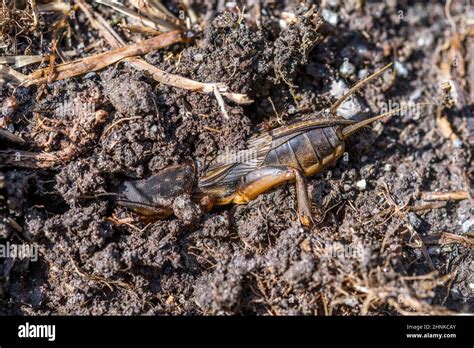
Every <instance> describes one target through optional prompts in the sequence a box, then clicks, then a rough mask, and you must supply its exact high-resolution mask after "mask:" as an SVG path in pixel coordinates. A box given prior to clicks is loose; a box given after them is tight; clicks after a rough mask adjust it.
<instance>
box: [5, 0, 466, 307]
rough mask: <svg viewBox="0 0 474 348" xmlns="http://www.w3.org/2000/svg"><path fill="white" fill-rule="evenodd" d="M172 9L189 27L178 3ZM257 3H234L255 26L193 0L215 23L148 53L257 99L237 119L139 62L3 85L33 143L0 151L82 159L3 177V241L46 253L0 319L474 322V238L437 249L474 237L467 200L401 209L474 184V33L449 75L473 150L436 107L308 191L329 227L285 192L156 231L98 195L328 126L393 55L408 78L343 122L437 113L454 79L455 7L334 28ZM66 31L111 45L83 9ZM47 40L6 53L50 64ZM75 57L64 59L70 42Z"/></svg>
mask: <svg viewBox="0 0 474 348" xmlns="http://www.w3.org/2000/svg"><path fill="white" fill-rule="evenodd" d="M125 3H126V2H125ZM165 3H166V4H167V6H168V8H169V9H170V10H171V11H173V12H175V14H176V15H178V14H179V11H180V9H179V6H178V5H177V2H176V3H174V2H173V3H171V2H165ZM257 3H258V2H254V1H248V2H247V3H245V2H244V3H242V2H240V1H239V2H238V5H239V8H240V9H242V8H243V6H244V5H245V14H244V16H243V18H242V17H239V13H240V12H239V11H238V10H237V8H236V7H232V6H230V7H229V8H228V9H225V6H223V3H221V2H218V4H215V3H211V2H204V4H203V3H202V2H196V3H195V4H193V2H191V5H192V6H193V9H194V11H195V12H196V14H197V16H198V17H199V18H200V21H202V22H203V23H204V21H205V25H204V24H203V30H200V29H199V28H198V27H197V26H195V27H194V28H193V32H194V34H193V35H194V40H193V42H192V43H189V44H178V45H174V46H172V47H170V48H168V49H163V50H159V51H156V52H153V53H152V54H149V55H147V56H145V59H146V60H147V61H148V62H149V63H151V64H153V65H156V66H158V67H160V68H162V69H165V70H167V71H169V72H172V73H174V74H178V75H181V76H185V77H188V78H191V79H194V80H197V81H201V82H222V83H224V84H226V85H227V86H228V87H229V90H230V91H232V92H235V93H246V94H248V96H249V97H250V98H251V99H253V100H254V102H253V103H252V104H250V105H238V104H235V103H233V102H231V101H229V100H225V103H226V105H225V107H226V111H227V113H228V115H229V117H228V118H226V117H224V115H223V113H222V110H221V108H220V106H219V104H218V102H217V100H216V98H215V96H214V95H213V94H209V95H208V94H201V93H195V92H190V91H187V90H183V89H178V88H174V87H170V86H166V85H164V84H160V83H157V82H156V81H154V80H153V79H151V78H150V77H149V76H147V75H146V74H144V73H143V72H139V71H137V70H135V69H134V68H133V67H132V66H130V65H128V63H120V64H116V65H114V66H110V67H109V68H107V69H104V70H102V71H100V72H98V73H91V74H87V75H85V76H82V77H80V78H74V79H68V80H64V81H56V82H52V83H50V84H48V85H47V86H45V87H39V88H35V87H30V88H24V87H18V88H13V87H12V86H10V85H8V84H4V85H0V102H1V105H4V107H3V108H2V110H3V111H2V112H3V114H2V115H3V116H5V117H3V122H5V123H8V126H9V127H10V128H9V129H10V130H13V131H14V132H15V134H17V135H19V136H21V137H22V138H23V139H25V140H26V143H25V144H24V145H21V144H16V143H13V142H9V141H8V140H6V139H3V138H0V147H1V149H15V150H16V149H19V150H28V151H33V152H43V151H44V152H48V153H49V152H50V153H58V152H60V151H65V150H67V149H70V148H73V149H74V151H73V154H72V155H71V156H70V158H69V159H68V160H67V161H63V162H61V163H60V164H57V165H54V166H53V167H51V168H40V169H32V168H22V167H21V165H18V166H15V165H8V166H3V169H2V172H3V176H4V178H3V179H2V180H0V188H1V187H2V185H1V183H2V182H3V186H4V187H3V189H2V191H1V193H0V199H1V201H0V202H1V203H2V204H1V209H0V239H1V241H2V243H3V244H5V243H7V242H9V243H11V244H22V243H28V244H32V245H33V244H34V245H37V246H38V247H39V257H38V260H37V261H36V262H33V261H31V260H29V259H28V258H2V259H0V303H1V304H0V314H2V315H5V314H41V315H43V314H92V315H101V314H125V315H132V314H141V315H143V314H233V313H237V314H259V315H285V314H316V315H324V314H326V315H330V314H333V315H334V314H336V315H341V314H345V315H358V314H369V315H390V314H406V313H408V312H415V313H428V314H443V313H456V312H471V313H473V312H474V297H473V291H474V290H473V287H474V275H473V270H474V266H473V265H474V264H473V253H472V244H468V243H449V244H447V243H445V242H442V241H441V240H436V238H433V237H435V236H436V235H437V234H439V233H444V232H447V233H452V234H454V235H459V236H462V237H463V238H465V239H466V240H472V230H473V228H474V216H473V207H472V203H471V201H470V200H469V199H465V200H461V201H449V202H448V203H447V204H446V205H445V206H444V207H441V208H432V209H427V210H421V211H416V212H413V211H412V212H410V211H409V210H408V209H406V207H408V206H409V207H413V206H418V205H420V204H427V203H428V202H425V201H422V200H421V199H420V192H421V191H435V190H437V191H457V190H466V189H467V190H469V186H470V179H471V178H472V174H473V166H472V161H471V156H472V153H471V151H472V145H471V144H470V143H469V139H470V137H472V134H471V133H470V131H471V132H472V130H470V129H469V127H468V118H469V117H472V116H471V115H472V114H471V112H472V103H473V101H474V94H473V90H474V67H473V65H472V55H474V38H473V37H472V36H470V37H469V36H466V37H465V39H464V41H463V47H464V48H463V49H462V50H461V51H460V52H462V53H461V58H462V57H464V56H462V54H465V57H464V60H463V61H462V64H464V67H465V71H464V75H463V74H462V71H461V72H460V71H459V69H452V71H451V72H452V75H451V76H450V78H451V79H452V80H454V81H456V82H457V83H458V84H459V86H460V88H461V89H462V90H465V91H466V93H465V94H466V98H467V100H466V103H465V105H463V106H462V107H459V105H457V106H455V107H453V108H450V109H446V110H445V111H444V112H445V113H446V115H447V117H448V120H449V122H450V123H451V124H452V127H453V130H454V132H455V133H456V134H457V135H458V136H459V138H460V140H461V142H460V143H459V142H453V141H452V140H450V139H446V138H445V137H444V136H443V135H442V133H441V132H440V131H439V130H438V128H437V123H436V113H435V110H434V108H433V107H424V108H422V109H420V112H419V113H406V114H403V115H401V116H397V117H393V118H391V119H390V120H389V121H387V122H385V123H379V124H377V125H375V126H374V127H373V130H372V131H368V132H365V133H360V134H358V135H356V136H355V137H354V139H353V141H351V143H350V144H349V146H348V149H347V151H348V154H347V156H345V158H344V159H341V160H340V161H339V162H338V163H337V164H336V165H335V166H334V167H332V168H330V170H327V171H325V172H323V173H321V174H319V175H317V176H315V177H313V178H310V179H309V180H308V182H309V186H310V193H311V197H312V201H313V203H314V206H313V213H314V217H315V219H316V220H317V223H316V225H315V226H314V227H313V228H312V229H307V228H303V227H302V226H301V225H300V223H299V222H298V219H297V215H296V210H295V207H296V203H295V190H294V187H293V186H291V185H288V186H284V187H281V188H277V189H274V190H272V191H270V192H268V193H266V194H263V195H260V196H259V197H258V198H257V199H256V200H254V201H252V202H250V203H249V204H248V205H240V206H237V205H230V206H225V207H219V208H215V209H213V210H212V211H211V212H209V213H207V214H202V213H200V211H199V210H198V209H197V207H196V206H195V204H194V203H192V202H191V201H190V200H189V198H186V197H180V200H179V201H177V202H175V207H174V209H175V211H177V212H178V214H177V215H178V217H172V218H169V219H166V220H161V221H156V222H152V223H149V222H147V221H143V220H142V219H141V218H140V217H138V216H137V215H135V214H133V213H131V212H130V211H128V210H126V209H124V208H122V207H120V206H116V205H115V204H114V203H113V201H109V200H107V199H89V198H86V197H85V196H91V195H94V194H97V193H104V192H112V191H114V190H116V188H117V187H118V185H119V184H120V183H121V182H122V181H123V180H126V179H137V178H147V177H149V176H150V175H152V174H153V173H156V172H157V171H159V170H160V169H163V168H165V167H167V166H170V165H173V164H179V163H186V162H189V161H193V160H198V161H199V163H200V164H201V165H202V166H205V165H206V163H208V161H209V160H210V159H212V158H213V157H214V156H215V155H216V153H217V152H222V151H225V150H226V149H229V148H230V149H237V148H243V147H244V145H245V140H246V139H248V137H249V136H250V135H251V134H252V133H253V132H255V131H257V130H259V129H262V128H268V127H273V126H276V125H279V124H285V123H288V122H290V121H291V120H293V119H295V118H296V117H300V116H302V115H303V116H305V117H311V116H313V117H315V115H316V114H317V112H318V111H319V110H322V109H324V108H327V107H328V106H330V105H331V103H332V102H334V101H335V100H336V97H337V95H338V94H340V93H341V86H342V87H343V88H347V86H351V85H353V84H354V83H355V82H357V81H358V80H359V79H360V78H363V77H365V76H367V75H368V74H370V73H371V72H374V71H376V70H377V69H380V68H382V67H383V66H385V65H386V64H387V63H389V62H391V61H393V60H396V61H397V63H396V67H395V71H396V73H395V74H393V73H386V74H384V75H383V76H382V77H380V78H378V79H376V80H375V81H374V82H373V83H371V84H370V85H368V86H367V87H364V88H363V89H362V90H361V91H360V92H359V93H358V95H357V96H354V97H353V98H352V99H351V104H347V103H346V104H344V105H345V109H344V105H343V107H342V108H341V110H340V111H339V113H340V114H341V115H343V116H345V117H352V118H356V119H357V118H364V117H367V115H369V114H371V115H376V114H378V113H380V112H381V109H382V108H383V106H384V105H386V104H387V103H400V102H407V101H415V102H433V101H438V100H439V99H440V97H439V85H440V83H441V82H443V81H444V80H446V76H445V75H443V74H442V73H443V69H442V68H441V66H442V62H443V61H444V60H446V59H448V58H447V57H448V56H449V54H450V53H449V48H448V49H446V48H444V49H443V48H442V47H443V45H444V44H445V43H446V42H448V43H449V42H450V40H451V39H452V35H453V34H452V26H451V25H450V24H449V21H448V20H447V18H446V15H445V6H444V3H438V2H437V1H428V2H426V3H425V4H422V3H419V2H411V1H395V0H394V1H385V2H373V1H367V2H360V3H361V4H363V5H362V7H361V8H358V7H357V4H358V3H359V2H357V1H324V3H325V4H323V7H322V8H319V9H320V10H322V9H324V10H325V11H331V12H329V16H331V15H332V16H334V15H337V16H338V22H337V25H331V24H329V23H326V22H325V21H323V19H322V17H319V16H318V15H311V16H305V14H306V13H307V11H308V8H309V7H298V6H297V5H296V3H297V2H295V3H293V2H292V1H287V2H281V3H280V2H273V1H268V2H267V1H264V2H260V3H259V4H260V5H259V6H258V5H257ZM462 4H463V2H462V1H453V5H452V6H451V15H452V16H453V18H454V20H457V21H458V29H459V30H461V29H460V28H461V23H463V21H466V18H469V16H470V20H471V22H472V20H473V16H474V15H473V13H472V12H470V13H469V12H467V11H466V9H465V8H464V7H463V6H462ZM94 8H95V10H97V11H100V12H101V13H102V15H104V16H105V17H106V18H107V19H108V20H109V21H112V22H113V23H117V22H123V21H124V20H123V19H120V18H121V16H120V15H117V13H115V12H112V11H111V10H110V9H107V8H105V7H101V6H99V7H94ZM427 9H429V10H427ZM25 11H28V9H26V10H25ZM471 11H472V9H471ZM48 16H49V17H48ZM325 16H326V18H328V17H327V13H326V12H325ZM54 18H55V17H54V16H53V15H45V16H44V17H43V18H42V22H41V23H40V27H39V28H38V30H43V33H44V38H43V39H44V42H50V41H48V38H50V33H49V32H48V31H47V27H48V26H49V25H50V24H51V23H49V24H48V20H50V21H52V20H53V19H54ZM463 18H464V19H463ZM285 19H287V21H285ZM69 25H70V27H71V28H72V29H73V32H74V34H73V35H72V39H71V40H72V42H73V45H75V46H76V47H78V48H77V50H76V54H77V55H76V56H75V57H74V58H78V57H81V56H87V55H91V54H93V53H97V52H99V51H100V50H101V47H102V46H99V47H96V48H93V51H87V50H85V49H83V47H87V46H88V45H90V44H91V43H94V42H97V40H99V39H100V37H99V35H98V33H97V32H95V31H93V30H92V29H91V28H90V25H89V23H88V20H87V19H86V17H85V16H84V15H83V14H82V13H81V11H80V10H78V11H77V13H76V16H75V19H70V23H69ZM114 28H115V29H116V30H117V32H118V33H120V34H122V35H123V37H124V38H126V37H128V38H130V40H131V39H132V38H135V39H137V37H136V36H137V35H138V34H134V35H129V33H127V32H124V31H122V29H121V28H120V26H118V25H116V24H114ZM0 33H1V31H0ZM4 34H5V33H4ZM5 35H10V36H8V37H11V35H13V34H12V33H11V32H7V33H6V34H5ZM34 35H37V34H35V33H34V32H31V31H27V32H25V34H23V36H20V37H18V38H17V42H16V43H13V41H12V40H10V41H5V43H6V46H2V45H0V53H2V54H10V55H11V54H14V53H15V50H13V48H12V47H13V45H16V46H15V47H16V52H17V54H49V50H50V47H49V46H48V45H47V44H45V43H43V44H42V45H40V44H39V43H38V42H39V41H38V39H37V38H33V36H34ZM48 35H49V36H48ZM29 36H31V37H29ZM78 37H80V38H81V40H82V41H81V42H82V45H79V44H78V43H79V41H80V40H79V39H78ZM138 38H139V37H138ZM29 39H31V40H32V42H33V43H32V44H31V45H29V46H28V42H30V40H29ZM76 41H78V42H76ZM0 44H1V43H0ZM61 44H62V45H64V50H65V51H66V50H67V49H68V47H67V40H66V39H64V40H63V41H62V42H61ZM444 46H446V45H444ZM81 47H82V48H81ZM440 47H441V48H440ZM107 49H108V47H107V46H104V47H103V50H107ZM94 50H95V51H96V52H95V51H94ZM469 54H470V58H469V57H468V55H469ZM170 56H171V57H172V58H171V59H170ZM346 61H348V62H350V63H351V64H352V65H353V66H354V68H355V72H354V73H352V74H349V75H348V76H345V74H344V72H343V73H342V74H341V72H340V67H341V66H342V65H343V64H345V63H344V62H346ZM38 66H39V65H38V64H36V65H33V66H29V67H24V68H21V69H19V71H21V72H23V73H25V74H27V73H29V72H31V71H32V70H34V69H36V68H38ZM42 66H47V62H46V63H43V64H42ZM337 86H339V87H337ZM469 91H470V92H469ZM10 96H14V97H15V98H16V100H17V102H18V104H19V105H18V108H17V110H16V111H14V112H10V111H7V110H6V106H5V105H6V104H7V102H8V100H7V98H8V97H10ZM68 103H69V104H68ZM76 104H80V105H92V106H93V108H94V110H95V111H96V113H95V114H94V113H92V114H91V113H86V112H84V111H83V110H81V109H78V108H70V107H69V108H66V110H67V112H64V110H65V107H64V105H69V106H71V105H76ZM98 112H99V114H100V115H101V117H96V116H97V115H98ZM7 113H8V117H6V116H7V115H6V114H7ZM7 118H8V120H7ZM40 120H43V123H44V125H46V126H47V127H43V128H41V127H40V122H41V121H40ZM119 120H122V121H120V122H118V123H117V121H119ZM7 121H8V122H7ZM115 123H116V124H115ZM111 126H113V127H111ZM110 127H111V128H110ZM0 160H1V159H0ZM364 183H365V185H364ZM2 197H3V199H2ZM469 224H470V225H469ZM469 226H471V227H469ZM433 240H434V242H433Z"/></svg>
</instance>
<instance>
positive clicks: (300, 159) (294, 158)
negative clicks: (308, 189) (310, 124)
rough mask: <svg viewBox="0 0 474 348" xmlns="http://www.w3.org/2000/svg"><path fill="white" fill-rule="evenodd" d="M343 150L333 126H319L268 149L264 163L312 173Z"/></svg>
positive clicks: (328, 162)
mask: <svg viewBox="0 0 474 348" xmlns="http://www.w3.org/2000/svg"><path fill="white" fill-rule="evenodd" d="M343 152H344V142H343V141H341V140H340V139H339V137H338V136H337V134H336V131H335V129H334V127H321V128H316V129H313V130H310V131H307V132H303V133H301V134H298V135H297V136H295V137H293V138H291V139H290V140H288V141H286V142H284V143H283V144H281V145H280V146H278V147H274V148H273V149H272V150H270V151H269V153H268V155H267V157H266V158H265V161H264V165H285V166H291V167H294V168H297V169H300V170H301V171H302V172H303V173H304V174H305V175H307V176H309V175H313V174H315V173H316V172H318V171H320V170H321V169H323V168H325V167H326V166H327V165H329V164H330V163H332V162H333V161H334V160H336V159H337V158H338V157H339V156H340V155H341V154H342V153H343Z"/></svg>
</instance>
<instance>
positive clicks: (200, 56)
mask: <svg viewBox="0 0 474 348" xmlns="http://www.w3.org/2000/svg"><path fill="white" fill-rule="evenodd" d="M193 59H194V60H195V61H196V62H202V61H203V60H204V55H203V54H202V53H196V54H195V55H194V56H193Z"/></svg>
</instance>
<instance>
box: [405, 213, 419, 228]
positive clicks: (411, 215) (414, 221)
mask: <svg viewBox="0 0 474 348" xmlns="http://www.w3.org/2000/svg"><path fill="white" fill-rule="evenodd" d="M408 220H409V221H410V224H411V225H412V226H413V228H414V229H417V228H419V227H420V226H421V223H422V221H421V219H420V218H419V217H418V216H417V215H416V214H415V213H408Z"/></svg>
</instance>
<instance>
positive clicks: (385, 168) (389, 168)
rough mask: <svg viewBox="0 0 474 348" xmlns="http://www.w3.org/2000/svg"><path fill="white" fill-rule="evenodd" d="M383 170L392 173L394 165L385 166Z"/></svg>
mask: <svg viewBox="0 0 474 348" xmlns="http://www.w3.org/2000/svg"><path fill="white" fill-rule="evenodd" d="M383 170H384V171H385V172H391V171H392V165H391V164H390V163H387V164H386V165H384V166H383Z"/></svg>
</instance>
